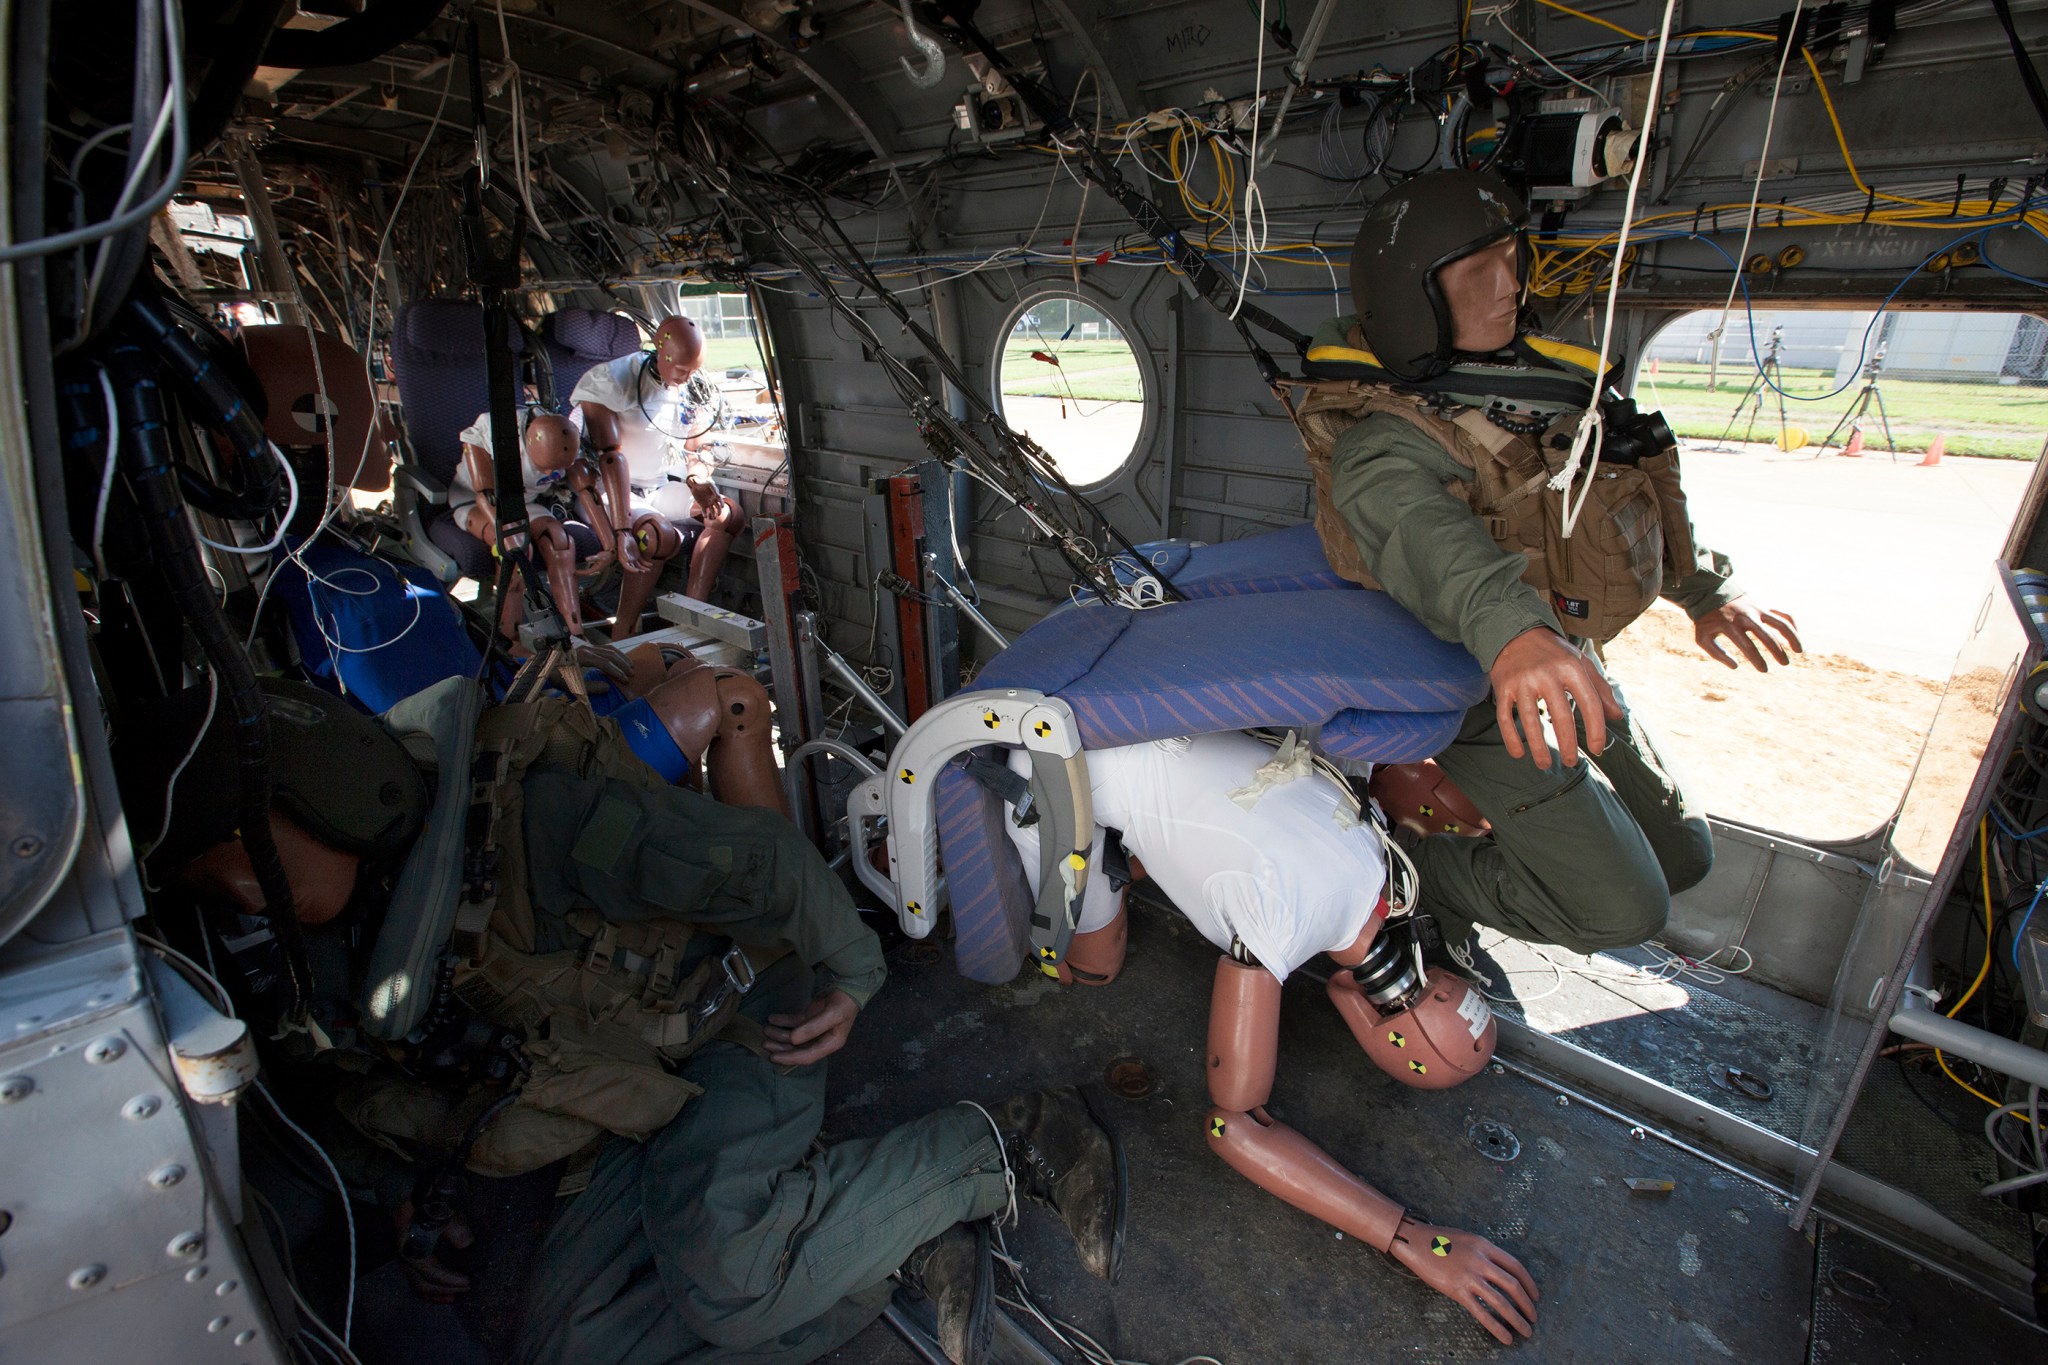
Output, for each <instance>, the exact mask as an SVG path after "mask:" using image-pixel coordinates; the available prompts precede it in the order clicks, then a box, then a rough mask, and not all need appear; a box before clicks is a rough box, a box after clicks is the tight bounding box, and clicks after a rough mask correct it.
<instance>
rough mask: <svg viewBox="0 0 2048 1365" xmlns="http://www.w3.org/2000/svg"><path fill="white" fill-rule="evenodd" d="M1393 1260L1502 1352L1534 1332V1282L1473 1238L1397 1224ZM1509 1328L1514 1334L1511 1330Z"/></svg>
mask: <svg viewBox="0 0 2048 1365" xmlns="http://www.w3.org/2000/svg"><path fill="white" fill-rule="evenodd" d="M1392 1251H1393V1256H1394V1259H1395V1260H1397V1261H1399V1262H1400V1263H1401V1264H1402V1265H1404V1266H1407V1267H1408V1268H1409V1269H1410V1270H1412V1271H1414V1272H1415V1274H1416V1276H1417V1277H1418V1278H1419V1279H1420V1280H1421V1281H1422V1282H1423V1283H1424V1284H1426V1285H1428V1286H1429V1287H1430V1288H1431V1289H1434V1290H1436V1291H1437V1292H1438V1293H1439V1294H1443V1295H1445V1296H1447V1297H1448V1298H1450V1299H1451V1300H1452V1301H1454V1302H1455V1303H1457V1305H1458V1306H1459V1307H1461V1308H1463V1309H1464V1310H1465V1311H1466V1312H1467V1313H1470V1314H1471V1315H1472V1317H1473V1318H1474V1320H1476V1321H1477V1322H1478V1323H1479V1325H1480V1326H1481V1327H1484V1328H1485V1329H1486V1330H1487V1331H1488V1332H1490V1333H1492V1334H1493V1337H1494V1339H1495V1340H1497V1341H1499V1342H1500V1343H1501V1344H1502V1345H1503V1346H1512V1345H1514V1344H1515V1338H1514V1335H1513V1332H1519V1333H1521V1334H1522V1335H1523V1336H1525V1337H1526V1336H1530V1335H1533V1334H1534V1332H1535V1330H1536V1300H1537V1299H1538V1298H1540V1297H1542V1295H1541V1292H1540V1291H1539V1290H1538V1289H1537V1288H1536V1281H1534V1280H1532V1279H1530V1278H1529V1272H1528V1271H1526V1270H1524V1269H1523V1268H1522V1263H1521V1262H1520V1261H1518V1260H1516V1259H1515V1258H1514V1257H1512V1256H1510V1255H1508V1254H1507V1253H1506V1252H1505V1251H1502V1250H1501V1249H1500V1248H1499V1247H1497V1246H1495V1245H1494V1244H1493V1243H1491V1242H1489V1241H1487V1240H1486V1239H1485V1238H1484V1237H1481V1236H1479V1235H1478V1234H1476V1233H1471V1232H1460V1231H1458V1230H1457V1229H1456V1228H1440V1227H1436V1226H1434V1225H1432V1224H1429V1223H1418V1222H1416V1221H1415V1220H1413V1219H1411V1218H1403V1219H1402V1220H1401V1230H1400V1231H1399V1232H1397V1233H1395V1234H1394V1245H1393V1248H1392ZM1510 1328H1512V1329H1513V1332H1511V1331H1510V1330H1509V1329H1510Z"/></svg>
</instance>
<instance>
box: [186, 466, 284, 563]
mask: <svg viewBox="0 0 2048 1365" xmlns="http://www.w3.org/2000/svg"><path fill="white" fill-rule="evenodd" d="M264 444H266V445H269V446H270V453H271V454H272V455H273V456H274V457H276V459H277V467H278V468H279V469H282V470H283V471H284V481H285V485H286V487H287V488H288V489H290V492H291V496H290V498H289V499H288V500H287V501H286V503H285V508H284V515H283V516H281V517H279V518H278V519H277V532H276V534H274V535H272V536H271V537H270V539H269V540H266V541H264V542H263V543H262V544H261V545H223V544H221V542H219V541H217V540H208V539H207V538H206V537H205V536H203V535H200V534H199V529H198V521H197V518H196V517H195V518H194V521H193V530H192V534H193V535H194V536H195V537H197V538H198V540H199V543H200V544H201V545H204V546H206V547H207V548H208V549H213V550H225V551H226V552H227V553H229V554H231V555H267V554H269V553H270V552H271V551H272V550H275V549H276V548H277V547H278V546H280V545H282V544H284V538H285V534H286V533H287V532H289V531H290V530H291V525H292V518H293V517H295V516H297V515H298V511H299V476H298V474H297V473H296V472H295V471H294V470H293V469H292V462H291V461H290V460H287V459H286V458H285V457H284V452H283V451H282V450H279V449H278V448H277V446H276V445H275V444H273V443H271V442H268V441H266V442H264ZM185 511H186V515H188V516H190V515H192V509H191V508H189V507H188V508H186V509H185Z"/></svg>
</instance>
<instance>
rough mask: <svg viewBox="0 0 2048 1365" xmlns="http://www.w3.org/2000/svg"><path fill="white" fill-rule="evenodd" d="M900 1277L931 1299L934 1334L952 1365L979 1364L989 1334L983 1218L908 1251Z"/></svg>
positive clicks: (991, 1267) (991, 1278)
mask: <svg viewBox="0 0 2048 1365" xmlns="http://www.w3.org/2000/svg"><path fill="white" fill-rule="evenodd" d="M903 1279H904V1281H905V1282H906V1283H908V1284H910V1285H911V1286H912V1287H914V1288H916V1289H919V1290H921V1291H923V1293H924V1296H925V1297H926V1298H927V1299H930V1300H931V1305H932V1315H933V1316H934V1317H935V1318H936V1319H937V1326H936V1328H935V1329H934V1333H933V1334H934V1335H935V1336H937V1337H938V1339H939V1349H940V1350H942V1351H944V1352H945V1353H946V1359H948V1360H950V1361H952V1362H953V1365H984V1362H985V1361H987V1359H988V1351H989V1341H990V1339H991V1338H992V1336H993V1335H994V1332H995V1279H996V1277H995V1259H994V1257H993V1256H992V1255H991V1254H990V1251H989V1231H988V1219H986V1218H978V1219H976V1220H975V1221H974V1222H972V1223H955V1224H954V1225H953V1226H952V1227H950V1228H947V1229H946V1230H945V1231H944V1232H942V1233H940V1234H939V1235H938V1236H936V1237H934V1238H932V1239H931V1240H930V1241H929V1242H926V1243H925V1244H924V1245H923V1246H921V1247H919V1248H918V1249H917V1250H916V1251H913V1252H911V1253H910V1259H909V1260H907V1261H905V1262H904V1263H903Z"/></svg>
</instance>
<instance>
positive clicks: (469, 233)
mask: <svg viewBox="0 0 2048 1365" xmlns="http://www.w3.org/2000/svg"><path fill="white" fill-rule="evenodd" d="M477 33H478V26H477V22H476V19H475V17H474V16H471V19H470V24H469V35H468V56H469V99H470V108H471V110H472V112H473V113H474V115H475V118H476V166H475V168H474V169H473V170H472V172H471V174H470V177H469V181H468V183H467V184H466V185H465V186H464V187H463V196H462V239H463V245H464V247H465V248H466V249H465V251H464V257H465V262H464V263H465V265H466V267H467V269H468V272H469V283H470V284H471V285H473V286H474V287H475V289H476V293H477V301H478V302H479V303H481V304H482V305H483V310H484V374H485V378H486V382H487V385H488V390H487V391H488V393H489V395H490V398H489V402H490V419H491V477H492V482H493V484H494V485H495V487H493V489H492V490H491V506H492V507H493V508H494V509H496V511H497V514H498V515H497V522H498V524H497V538H496V545H497V551H498V555H499V558H500V560H501V562H502V563H504V564H505V565H508V566H512V570H513V572H517V573H520V574H523V575H524V576H525V578H526V591H527V601H529V602H534V603H543V604H546V603H552V601H553V599H552V598H551V597H550V595H549V594H548V590H547V583H546V581H545V577H544V576H543V575H542V574H540V573H538V572H536V571H535V567H534V564H533V557H532V556H531V555H529V554H525V553H519V552H515V551H513V550H512V549H511V548H510V545H511V542H512V541H513V539H514V538H516V537H519V536H525V535H526V534H527V517H526V473H525V471H524V469H522V468H521V464H520V458H519V455H520V445H521V441H522V434H521V432H520V430H519V411H518V407H519V359H518V357H517V356H516V355H515V354H514V353H513V350H512V335H513V332H514V330H515V329H516V328H517V327H518V322H517V320H516V319H515V318H514V317H513V314H512V307H511V304H510V302H509V300H508V292H509V291H510V290H513V289H516V288H518V287H519V279H520V270H519V257H520V253H521V252H522V251H523V250H524V249H525V245H526V219H525V217H524V216H519V217H516V218H514V220H513V222H512V239H511V241H510V243H508V244H507V246H506V248H505V250H504V251H502V252H494V251H492V250H491V248H490V241H489V237H488V234H487V233H486V232H485V230H484V202H483V192H484V187H485V185H486V184H487V183H488V176H489V174H490V124H489V121H488V119H489V115H488V113H487V111H486V109H485V107H484V74H483V52H482V49H481V46H480V44H479V40H478V37H477ZM510 57H511V54H510V53H507V54H506V58H507V60H510ZM500 580H501V581H500V583H499V587H500V588H501V589H502V588H503V587H504V583H503V581H502V580H503V573H502V572H501V573H500ZM495 638H496V636H495V633H494V634H493V639H495Z"/></svg>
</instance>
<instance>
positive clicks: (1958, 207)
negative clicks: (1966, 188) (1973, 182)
mask: <svg viewBox="0 0 2048 1365" xmlns="http://www.w3.org/2000/svg"><path fill="white" fill-rule="evenodd" d="M1963 179H1964V177H1963V176H1961V175H1958V176H1957V177H1956V197H1955V202H1954V203H1952V204H1950V205H1949V206H1948V216H1949V217H1951V218H1953V217H1955V216H1956V215H1957V214H1959V213H1961V212H1962V211H1963Z"/></svg>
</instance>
